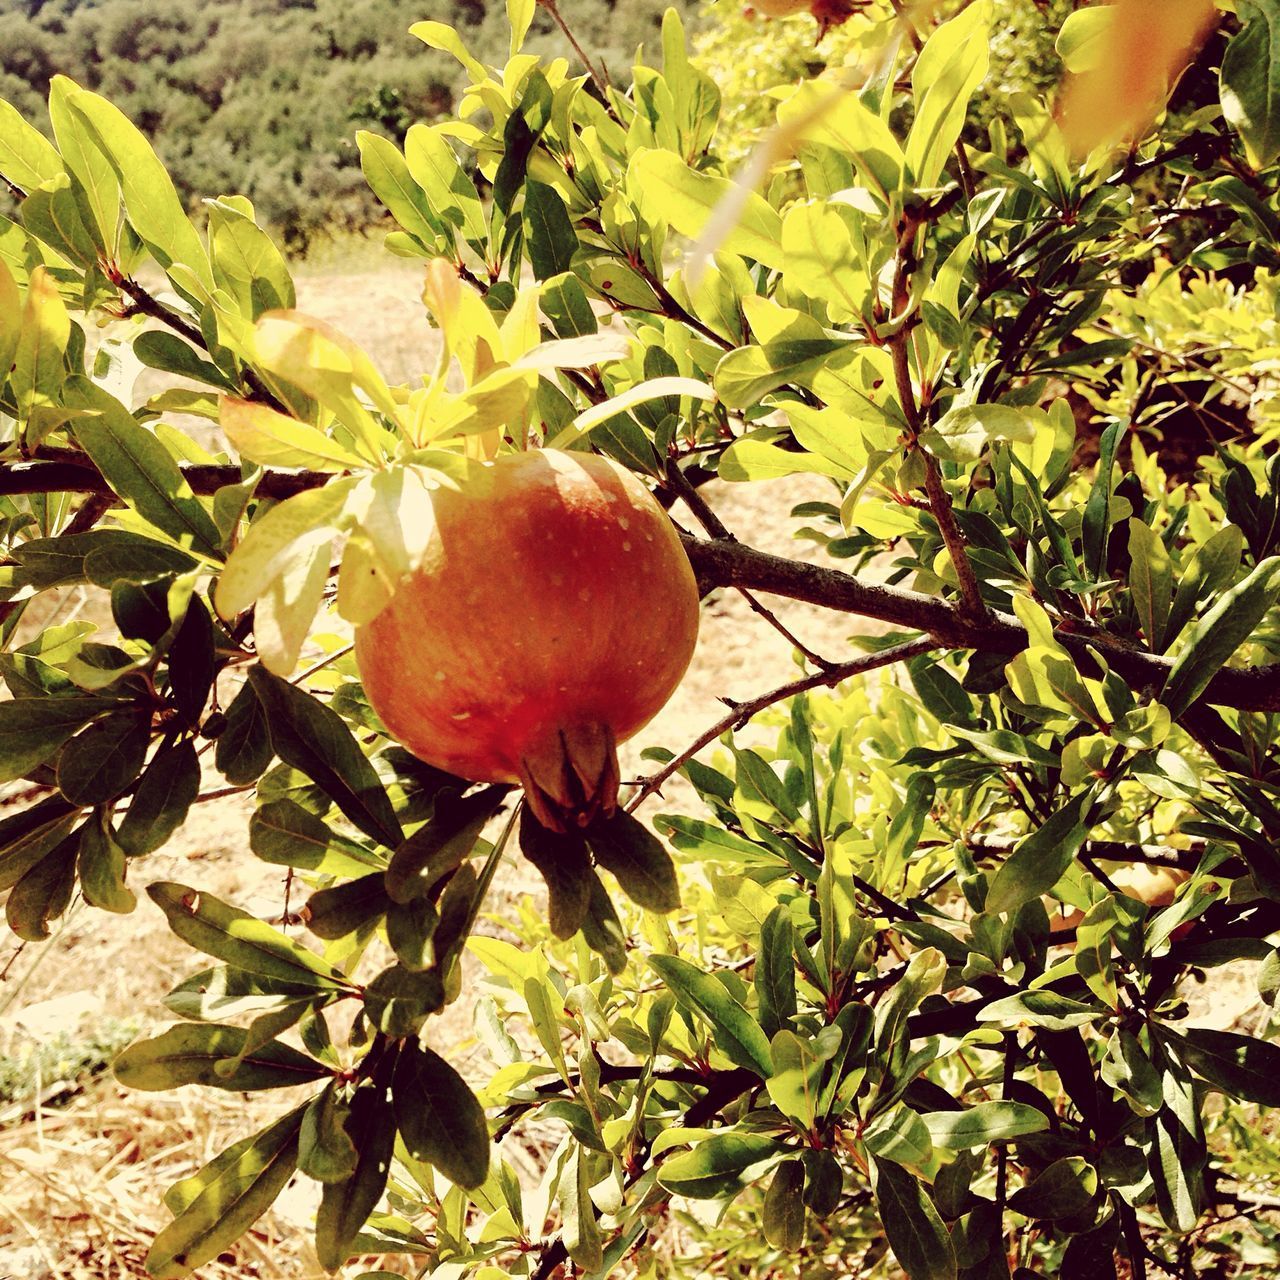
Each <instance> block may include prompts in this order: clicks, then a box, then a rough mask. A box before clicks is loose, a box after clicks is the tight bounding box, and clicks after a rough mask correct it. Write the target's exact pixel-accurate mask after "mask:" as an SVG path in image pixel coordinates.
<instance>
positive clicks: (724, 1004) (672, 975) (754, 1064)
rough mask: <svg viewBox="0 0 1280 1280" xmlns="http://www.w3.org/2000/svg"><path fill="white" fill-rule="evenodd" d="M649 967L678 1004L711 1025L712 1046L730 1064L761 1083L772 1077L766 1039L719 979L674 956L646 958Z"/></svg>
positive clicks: (770, 1059) (771, 1057)
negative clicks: (714, 1041)
mask: <svg viewBox="0 0 1280 1280" xmlns="http://www.w3.org/2000/svg"><path fill="white" fill-rule="evenodd" d="M649 964H650V966H651V967H652V968H653V969H655V970H656V971H657V974H658V976H659V977H660V978H661V979H662V980H663V982H665V983H666V984H667V986H668V987H670V988H671V990H672V991H673V992H675V996H676V999H677V1000H678V1001H679V1002H680V1003H681V1004H682V1005H684V1006H685V1007H686V1008H688V1009H692V1010H694V1011H695V1012H697V1013H700V1014H701V1015H702V1016H703V1017H704V1018H706V1019H707V1021H708V1022H710V1023H711V1026H712V1028H713V1029H714V1031H715V1040H716V1045H717V1046H718V1047H719V1048H720V1050H721V1051H722V1052H723V1053H724V1055H725V1056H726V1057H727V1058H728V1059H729V1060H730V1061H731V1062H733V1063H734V1064H735V1065H736V1066H739V1067H745V1068H746V1069H747V1070H748V1071H754V1072H755V1073H756V1075H758V1076H760V1077H761V1079H763V1080H767V1079H768V1078H769V1077H770V1076H771V1075H772V1074H773V1055H772V1054H771V1053H770V1051H769V1040H768V1038H767V1037H766V1036H765V1033H764V1032H763V1031H762V1030H761V1028H760V1024H759V1023H758V1022H756V1020H755V1019H754V1018H752V1016H751V1015H750V1014H749V1013H748V1012H747V1011H746V1009H744V1008H743V1007H742V1005H740V1004H739V1003H738V1002H737V1001H736V1000H735V999H734V998H733V997H732V996H731V995H730V994H729V992H728V990H727V988H726V987H725V986H724V984H723V983H722V982H720V981H719V979H717V978H716V977H715V976H714V975H712V974H709V973H703V972H702V971H701V970H700V969H697V968H695V967H694V966H693V965H691V964H690V963H689V962H688V961H687V960H681V959H680V958H679V957H678V956H667V955H657V956H650V957H649Z"/></svg>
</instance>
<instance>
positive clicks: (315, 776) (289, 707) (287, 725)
mask: <svg viewBox="0 0 1280 1280" xmlns="http://www.w3.org/2000/svg"><path fill="white" fill-rule="evenodd" d="M249 680H250V682H251V683H252V685H253V688H254V692H255V693H256V694H257V695H258V700H259V701H260V702H261V703H262V706H263V709H264V710H265V712H266V721H267V732H268V733H269V734H270V737H271V745H272V747H273V749H274V751H275V754H276V755H278V756H279V757H280V759H281V760H283V761H284V762H285V763H286V764H289V765H292V766H293V767H294V768H295V769H299V770H301V771H302V772H303V773H305V774H306V775H307V777H309V778H310V779H311V780H312V781H313V782H315V783H316V784H317V786H319V787H321V788H322V789H323V790H324V791H325V793H326V794H327V795H328V796H330V797H331V798H332V800H333V802H334V804H336V805H337V806H338V808H339V809H340V810H341V811H342V812H343V813H344V814H345V815H346V816H347V818H349V819H350V820H351V822H353V823H354V824H355V825H356V826H357V827H358V828H359V829H360V830H361V831H363V832H364V833H365V834H366V835H368V836H371V837H373V839H375V840H377V841H379V842H381V843H382V844H385V845H386V846H387V847H388V848H392V849H394V848H396V847H397V846H398V845H399V844H400V843H401V842H402V841H403V840H404V832H403V831H401V829H400V824H399V822H398V821H397V820H396V815H395V812H394V810H393V809H392V807H391V801H390V800H389V799H388V797H387V793H386V789H385V788H384V787H383V785H382V783H381V782H380V781H379V780H378V775H377V774H376V773H374V771H373V766H372V765H371V764H370V763H369V761H368V759H367V757H366V756H365V754H364V752H363V751H361V749H360V745H359V743H357V742H356V740H355V738H354V737H353V736H352V733H351V730H350V729H348V728H347V726H346V724H345V723H344V722H343V720H342V718H341V717H340V716H338V715H337V714H336V713H335V712H333V711H330V710H329V708H328V707H326V706H324V705H323V704H322V703H320V702H318V701H317V700H316V699H315V698H313V697H311V695H310V694H307V693H305V692H303V690H301V689H299V688H297V687H296V686H295V685H291V684H290V683H289V682H288V681H287V680H281V679H280V678H279V676H273V675H272V674H271V673H270V672H269V671H268V670H267V669H266V668H265V667H262V666H255V667H253V668H251V669H250V671H249Z"/></svg>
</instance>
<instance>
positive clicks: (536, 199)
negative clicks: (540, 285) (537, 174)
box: [524, 178, 578, 280]
mask: <svg viewBox="0 0 1280 1280" xmlns="http://www.w3.org/2000/svg"><path fill="white" fill-rule="evenodd" d="M524 229H525V230H524V236H525V245H526V246H527V248H528V252H529V263H530V265H531V266H532V267H533V275H534V279H536V280H549V279H550V278H551V277H552V276H558V275H560V274H561V273H563V272H565V271H568V270H569V268H570V265H571V263H572V261H573V255H574V253H575V252H576V250H577V248H578V237H577V234H576V233H575V231H574V229H573V223H572V222H570V221H569V214H568V211H567V210H566V209H565V207H564V201H563V200H562V199H561V198H560V195H559V194H558V193H557V191H556V190H555V188H554V187H549V186H547V185H546V184H545V183H542V182H535V181H534V180H533V179H532V178H530V179H528V180H527V181H526V182H525V184H524Z"/></svg>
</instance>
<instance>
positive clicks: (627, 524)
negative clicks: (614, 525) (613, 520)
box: [618, 516, 631, 533]
mask: <svg viewBox="0 0 1280 1280" xmlns="http://www.w3.org/2000/svg"><path fill="white" fill-rule="evenodd" d="M618 528H619V529H621V530H622V532H623V533H626V531H627V530H628V529H630V528H631V521H630V520H628V519H627V517H626V516H619V517H618Z"/></svg>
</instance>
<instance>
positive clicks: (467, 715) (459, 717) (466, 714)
mask: <svg viewBox="0 0 1280 1280" xmlns="http://www.w3.org/2000/svg"><path fill="white" fill-rule="evenodd" d="M449 719H450V720H456V721H457V722H458V723H459V724H461V723H462V721H464V720H470V719H471V712H470V711H455V712H454V713H453V715H451V716H450V717H449Z"/></svg>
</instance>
